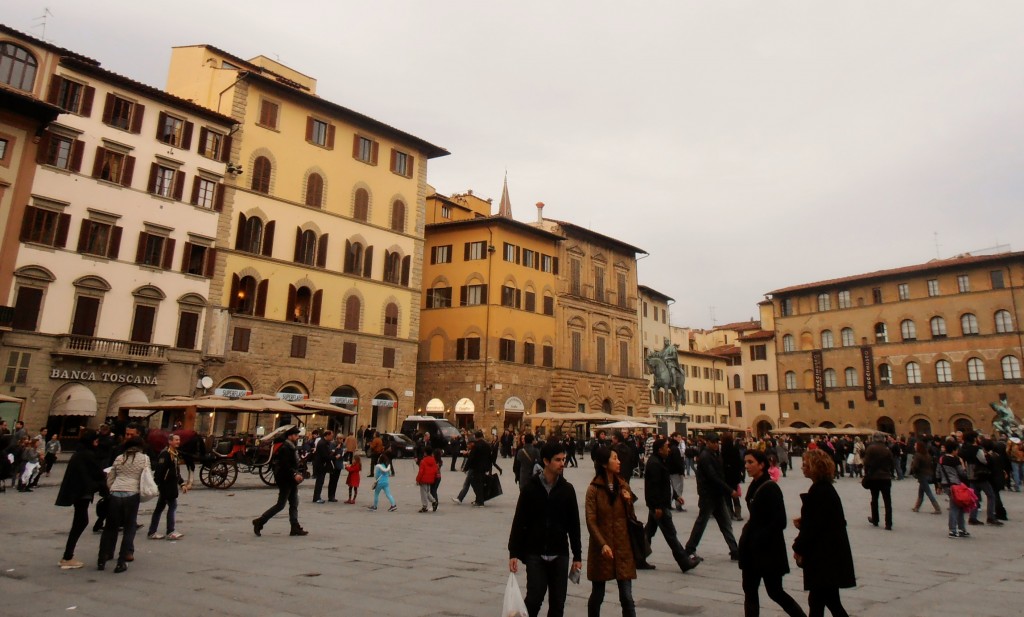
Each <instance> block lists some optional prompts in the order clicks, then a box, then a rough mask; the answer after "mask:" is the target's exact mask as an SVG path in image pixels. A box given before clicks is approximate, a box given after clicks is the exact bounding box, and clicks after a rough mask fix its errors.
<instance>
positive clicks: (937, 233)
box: [932, 231, 942, 259]
mask: <svg viewBox="0 0 1024 617" xmlns="http://www.w3.org/2000/svg"><path fill="white" fill-rule="evenodd" d="M932 236H934V237H935V259H942V258H941V257H939V232H937V231H933V232H932Z"/></svg>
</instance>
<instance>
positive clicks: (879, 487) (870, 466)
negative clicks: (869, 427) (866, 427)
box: [864, 431, 896, 529]
mask: <svg viewBox="0 0 1024 617" xmlns="http://www.w3.org/2000/svg"><path fill="white" fill-rule="evenodd" d="M895 465H896V462H895V460H894V459H893V457H892V453H891V452H890V451H889V448H888V447H886V445H885V433H883V432H881V431H878V432H876V433H875V434H874V435H872V436H871V445H869V446H868V447H867V448H864V487H865V488H867V489H868V490H869V491H871V516H870V517H868V522H869V523H871V524H872V525H874V526H875V527H878V495H879V493H881V495H882V501H883V502H885V528H886V529H892V473H893V468H894V467H895Z"/></svg>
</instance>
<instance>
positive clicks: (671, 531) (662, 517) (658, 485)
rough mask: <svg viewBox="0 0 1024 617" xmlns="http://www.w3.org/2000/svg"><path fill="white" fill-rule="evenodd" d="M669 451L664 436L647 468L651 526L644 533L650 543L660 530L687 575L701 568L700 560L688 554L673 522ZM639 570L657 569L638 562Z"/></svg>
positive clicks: (652, 449) (646, 480) (645, 472)
mask: <svg viewBox="0 0 1024 617" xmlns="http://www.w3.org/2000/svg"><path fill="white" fill-rule="evenodd" d="M669 448H670V446H669V445H668V442H667V441H666V440H665V439H663V438H660V437H659V438H658V439H655V440H654V445H653V446H652V448H651V456H650V458H649V459H648V460H647V465H646V468H645V469H644V500H645V502H646V503H647V525H646V526H645V527H644V532H645V533H646V534H647V540H648V541H650V540H652V539H653V538H654V534H655V532H657V531H658V530H659V529H660V530H661V533H662V535H664V536H665V542H667V543H668V547H669V549H671V551H672V557H673V558H674V559H675V560H676V564H678V565H679V569H680V570H682V571H683V572H686V571H688V570H692V569H693V568H695V567H697V564H699V563H700V558H699V557H696V556H693V555H688V554H687V552H686V550H685V549H683V546H682V545H681V544H680V543H679V538H678V537H677V535H676V526H675V525H674V524H673V523H672V484H671V481H670V480H669V473H668V467H667V466H666V464H665V462H666V460H667V459H668V455H669ZM637 568H638V569H641V570H646V569H651V570H653V569H654V566H649V565H647V564H644V563H639V562H638V563H637Z"/></svg>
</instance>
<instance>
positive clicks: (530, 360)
mask: <svg viewBox="0 0 1024 617" xmlns="http://www.w3.org/2000/svg"><path fill="white" fill-rule="evenodd" d="M535 349H536V347H535V346H534V344H533V343H523V364H530V365H533V364H535V363H536V361H535V358H534V354H535Z"/></svg>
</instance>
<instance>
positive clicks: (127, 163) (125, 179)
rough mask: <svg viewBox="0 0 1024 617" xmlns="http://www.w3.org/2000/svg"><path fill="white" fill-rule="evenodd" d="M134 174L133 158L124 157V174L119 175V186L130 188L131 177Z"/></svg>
mask: <svg viewBox="0 0 1024 617" xmlns="http://www.w3.org/2000/svg"><path fill="white" fill-rule="evenodd" d="M134 174H135V157H134V156H126V157H124V172H123V173H122V174H121V186H131V185H132V176H133V175H134Z"/></svg>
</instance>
